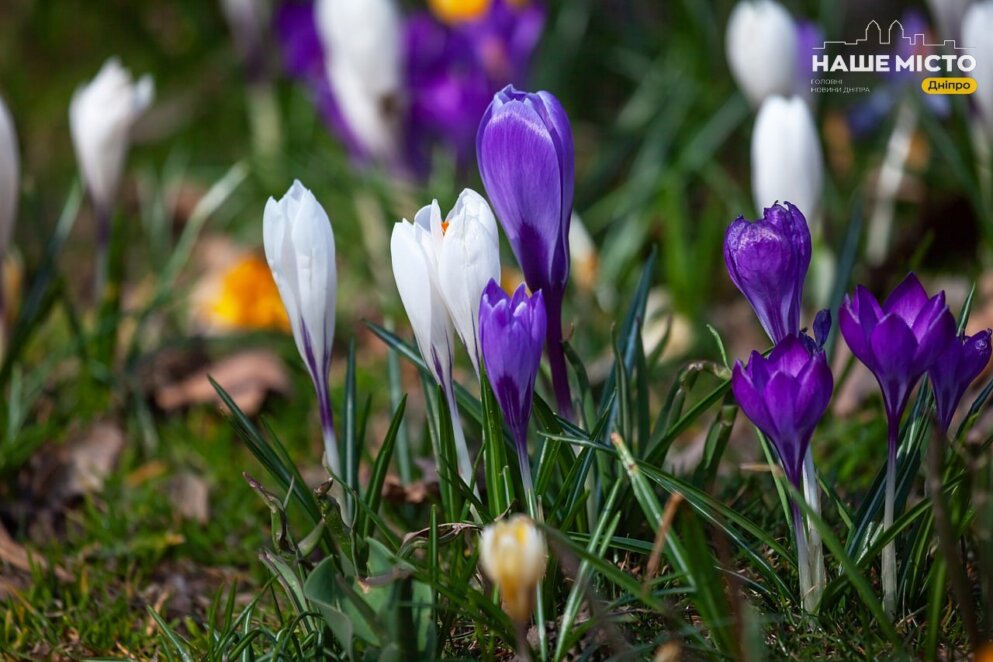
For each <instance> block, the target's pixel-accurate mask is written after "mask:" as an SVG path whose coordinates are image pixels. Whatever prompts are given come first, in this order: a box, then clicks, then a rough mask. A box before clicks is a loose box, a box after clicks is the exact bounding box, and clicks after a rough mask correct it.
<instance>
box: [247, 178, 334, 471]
mask: <svg viewBox="0 0 993 662" xmlns="http://www.w3.org/2000/svg"><path fill="white" fill-rule="evenodd" d="M262 236H263V243H264V244H265V255H266V260H267V261H268V262H269V269H270V270H271V271H272V277H273V280H275V281H276V286H277V287H278V288H279V295H280V297H281V298H282V299H283V305H284V306H286V313H287V315H288V316H289V319H290V324H291V326H292V328H293V339H294V340H295V341H296V345H297V349H298V350H299V351H300V357H301V358H302V359H303V361H304V364H305V365H306V366H307V370H308V372H310V377H311V379H312V380H313V382H314V388H315V389H316V391H317V400H318V404H319V406H320V413H321V427H322V431H323V435H324V461H325V464H326V465H327V468H328V469H330V470H331V472H332V473H333V474H334V475H335V476H338V477H340V476H341V463H340V460H339V456H338V445H337V442H336V437H335V434H334V420H333V417H332V414H331V401H330V394H329V388H328V370H329V369H330V367H331V344H332V341H333V340H334V319H335V302H336V300H337V291H338V290H337V288H338V271H337V268H336V266H335V251H334V233H333V232H332V230H331V221H330V220H329V219H328V215H327V213H326V212H325V211H324V208H323V207H321V205H320V203H319V202H317V199H316V198H315V197H314V194H313V193H311V192H310V191H309V190H307V189H306V188H304V186H303V184H301V183H300V182H299V181H294V182H293V186H291V187H290V190H289V191H287V192H286V195H285V196H283V198H282V199H281V200H279V201H278V202H277V201H276V200H274V199H273V198H269V201H268V202H267V203H266V206H265V213H264V216H263V222H262Z"/></svg>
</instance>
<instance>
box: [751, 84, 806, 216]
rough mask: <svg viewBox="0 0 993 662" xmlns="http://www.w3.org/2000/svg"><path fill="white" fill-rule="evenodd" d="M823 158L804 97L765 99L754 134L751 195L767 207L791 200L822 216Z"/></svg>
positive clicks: (757, 204) (773, 97) (804, 209)
mask: <svg viewBox="0 0 993 662" xmlns="http://www.w3.org/2000/svg"><path fill="white" fill-rule="evenodd" d="M823 180H824V158H823V156H822V154H821V143H820V141H819V140H818V138H817V128H816V127H815V126H814V118H813V116H812V115H811V114H810V108H809V107H808V106H807V104H806V103H805V102H804V101H803V100H802V99H801V98H800V97H790V98H784V97H780V96H772V97H769V98H768V99H766V100H765V101H764V102H762V106H761V108H760V109H759V113H758V116H757V117H756V118H755V129H754V131H753V132H752V193H753V195H754V197H755V207H756V208H757V209H764V208H765V207H768V206H771V205H773V204H775V203H776V202H780V201H784V200H789V201H790V202H792V203H793V204H794V205H796V206H797V207H798V208H799V209H800V210H801V211H803V213H804V214H805V215H806V217H807V218H809V219H816V218H817V217H818V216H819V215H820V207H821V188H822V186H823Z"/></svg>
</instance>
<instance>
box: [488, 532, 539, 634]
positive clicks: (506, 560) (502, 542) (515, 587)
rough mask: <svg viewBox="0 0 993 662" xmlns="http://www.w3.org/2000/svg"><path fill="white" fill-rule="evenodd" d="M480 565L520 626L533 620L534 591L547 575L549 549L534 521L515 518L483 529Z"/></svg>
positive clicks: (505, 607) (506, 608)
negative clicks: (498, 590)
mask: <svg viewBox="0 0 993 662" xmlns="http://www.w3.org/2000/svg"><path fill="white" fill-rule="evenodd" d="M479 562H480V565H481V566H482V568H483V572H484V573H486V576H487V577H488V578H489V579H490V581H492V582H493V583H494V584H496V585H497V587H498V588H499V589H500V596H501V598H502V600H503V610H504V611H505V612H506V613H507V615H508V616H510V618H511V619H512V620H513V621H514V622H515V623H517V624H524V623H526V622H527V621H528V620H529V619H530V618H531V609H532V607H533V606H534V592H535V588H536V587H537V585H538V582H540V581H541V578H542V577H544V575H545V567H546V566H547V565H548V548H547V546H546V545H545V537H544V536H543V535H542V534H541V531H539V530H538V527H537V526H535V524H534V522H533V521H532V520H531V518H529V517H526V516H524V515H514V516H513V517H511V518H510V519H508V520H504V521H501V522H494V523H493V524H490V525H489V526H487V527H486V528H485V529H483V533H482V536H481V537H480V540H479Z"/></svg>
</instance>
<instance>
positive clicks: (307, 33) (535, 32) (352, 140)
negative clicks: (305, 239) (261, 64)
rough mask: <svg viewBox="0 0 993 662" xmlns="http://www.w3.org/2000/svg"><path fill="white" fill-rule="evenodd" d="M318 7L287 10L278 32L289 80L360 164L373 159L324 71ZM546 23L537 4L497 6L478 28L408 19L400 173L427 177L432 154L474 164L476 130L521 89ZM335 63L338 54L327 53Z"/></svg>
mask: <svg viewBox="0 0 993 662" xmlns="http://www.w3.org/2000/svg"><path fill="white" fill-rule="evenodd" d="M314 4H315V3H314V2H313V0H288V1H286V2H283V3H282V4H281V5H280V6H279V8H278V10H277V12H276V16H275V27H276V32H277V36H278V40H279V43H280V46H281V49H282V52H283V60H284V64H285V67H286V69H287V72H288V73H289V74H290V75H291V76H292V77H294V78H296V79H298V80H300V81H301V82H302V83H304V84H305V85H306V87H307V88H308V90H309V91H310V93H311V95H312V97H313V100H314V103H315V105H316V107H317V109H318V112H319V113H320V115H321V116H322V117H323V118H324V120H325V122H326V123H327V124H328V126H329V128H330V129H331V130H332V132H333V133H334V134H335V135H336V136H337V137H338V138H339V139H340V140H341V141H342V142H343V143H344V145H345V146H346V148H347V149H348V151H349V153H350V154H351V155H352V156H353V157H354V158H355V159H356V160H357V161H359V162H364V161H366V160H367V159H368V156H369V155H368V154H367V153H365V150H364V149H363V147H362V145H361V143H360V141H358V140H357V139H356V136H355V132H354V131H353V129H352V127H350V126H349V125H348V122H347V121H346V119H345V115H344V114H343V113H342V111H341V106H340V103H339V100H338V99H336V98H335V95H334V93H333V92H332V88H331V85H330V84H329V81H328V77H327V73H326V70H325V62H326V56H327V55H329V53H327V52H326V46H325V45H324V44H323V43H322V40H321V38H320V36H319V31H318V29H317V25H316V23H315V11H314ZM544 22H545V10H544V8H543V7H542V5H541V4H540V3H539V2H537V0H535V1H532V2H525V3H520V2H510V1H509V0H493V2H491V3H490V4H489V7H488V8H487V10H486V11H485V12H484V13H483V14H482V15H481V16H480V17H477V18H475V19H473V20H467V21H461V22H455V23H446V22H443V21H441V20H440V19H439V18H438V17H436V16H435V15H434V14H433V13H431V12H428V11H424V10H421V11H416V12H413V13H411V14H409V15H407V16H406V17H404V19H403V25H402V34H401V39H402V44H403V45H402V60H403V66H402V75H403V81H402V85H403V91H404V104H403V108H402V109H400V110H402V117H401V118H400V124H401V129H402V133H403V136H402V144H401V146H400V148H401V152H402V153H401V154H399V155H397V158H398V161H399V165H400V167H401V168H402V169H403V170H406V171H408V172H411V173H414V174H417V175H421V176H423V175H425V174H426V173H427V169H428V164H429V162H430V159H431V155H432V152H433V150H434V149H435V148H436V147H439V146H440V147H442V148H444V149H446V150H448V151H449V152H450V153H451V154H453V155H454V157H455V159H456V162H457V164H459V167H460V168H463V167H466V166H467V165H468V164H469V163H471V159H472V155H473V148H474V140H475V137H476V129H477V127H478V125H479V121H480V118H481V117H482V116H483V112H484V111H485V110H486V108H487V105H488V104H489V103H490V100H491V99H492V98H493V94H494V93H495V92H496V91H497V90H499V89H500V88H501V87H503V86H505V85H507V84H509V83H518V84H520V83H522V82H523V81H524V77H525V76H526V74H527V70H528V64H529V62H530V59H531V55H532V54H533V52H534V50H535V47H536V46H537V44H538V40H539V38H540V37H541V33H542V29H543V27H544ZM330 56H331V57H332V58H333V57H334V53H330Z"/></svg>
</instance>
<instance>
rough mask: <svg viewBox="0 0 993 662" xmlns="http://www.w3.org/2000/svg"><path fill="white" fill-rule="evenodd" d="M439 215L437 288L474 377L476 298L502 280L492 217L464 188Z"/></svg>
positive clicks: (435, 232)
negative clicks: (445, 216)
mask: <svg viewBox="0 0 993 662" xmlns="http://www.w3.org/2000/svg"><path fill="white" fill-rule="evenodd" d="M434 206H435V207H436V206H437V203H435V205H434ZM437 219H438V221H439V223H438V224H437V225H433V227H432V228H431V232H432V237H433V238H434V239H435V241H436V242H437V245H438V249H437V254H438V278H437V281H438V289H439V290H440V291H441V297H442V300H443V301H444V302H445V306H446V308H447V309H448V314H449V315H450V317H451V320H452V323H453V324H454V325H455V331H456V332H457V333H458V334H459V337H460V338H461V339H462V343H463V344H464V345H465V348H466V351H467V352H469V359H470V360H471V361H472V367H473V369H474V370H475V371H476V376H477V377H478V376H479V356H480V352H479V328H478V326H479V300H480V297H481V296H482V294H483V290H484V289H486V284H487V283H489V282H490V280H495V281H497V282H500V239H499V234H498V233H497V224H496V218H495V217H494V216H493V212H492V211H491V210H490V206H489V205H488V204H487V203H486V200H485V199H484V198H483V196H481V195H479V194H478V193H476V192H475V191H473V190H471V189H466V190H464V191H462V194H461V195H460V196H459V199H458V201H457V202H456V203H455V207H454V208H453V209H452V211H451V212H450V213H449V215H448V219H447V220H446V221H444V222H440V216H439V217H437ZM432 220H434V217H433V214H432Z"/></svg>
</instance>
